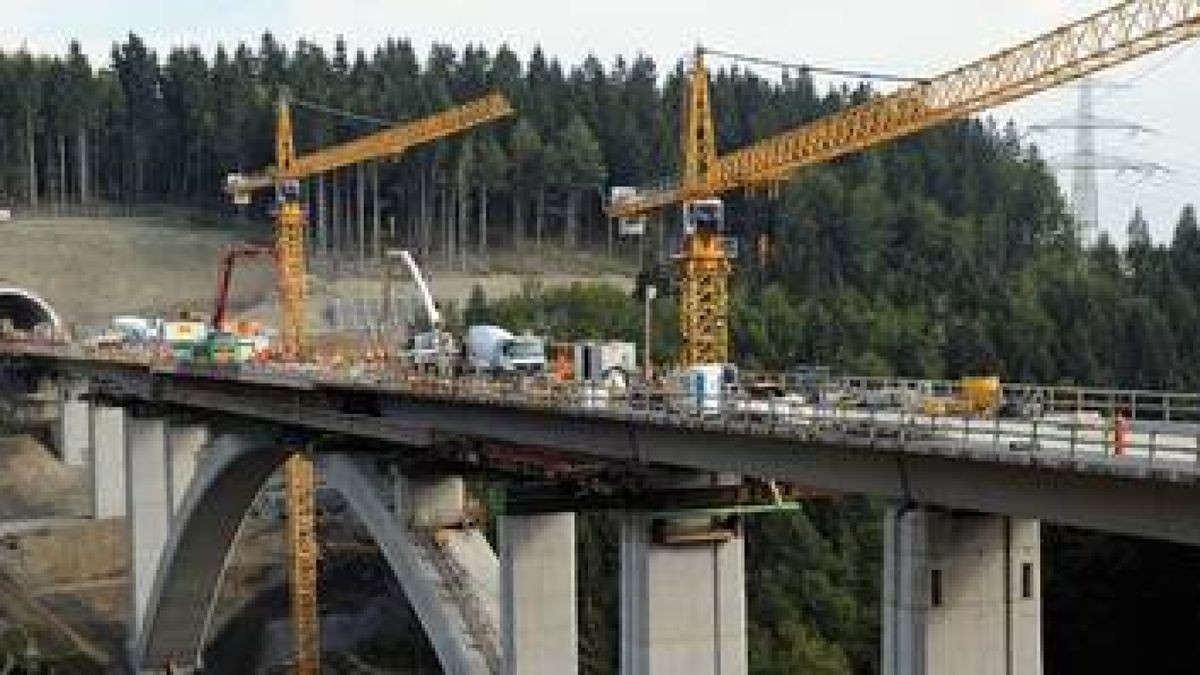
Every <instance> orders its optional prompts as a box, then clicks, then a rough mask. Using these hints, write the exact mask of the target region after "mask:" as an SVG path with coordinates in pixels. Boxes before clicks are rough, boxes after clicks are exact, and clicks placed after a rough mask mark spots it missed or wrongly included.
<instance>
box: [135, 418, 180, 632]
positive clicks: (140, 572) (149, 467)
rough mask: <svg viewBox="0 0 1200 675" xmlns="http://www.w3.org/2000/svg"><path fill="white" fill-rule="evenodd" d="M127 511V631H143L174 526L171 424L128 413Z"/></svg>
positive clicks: (162, 420) (160, 419)
mask: <svg viewBox="0 0 1200 675" xmlns="http://www.w3.org/2000/svg"><path fill="white" fill-rule="evenodd" d="M125 466H126V474H127V475H126V482H125V485H126V494H127V497H126V513H127V514H128V519H129V567H130V574H129V577H130V579H129V581H130V588H131V590H132V595H131V602H130V618H129V635H131V636H136V635H140V634H141V633H142V622H143V620H144V618H145V616H146V608H147V606H148V604H149V602H150V593H151V591H152V590H153V586H154V576H155V574H156V573H157V572H158V559H159V555H160V554H161V551H162V549H163V546H164V544H166V541H167V535H168V534H169V533H170V526H171V511H172V509H171V502H170V496H169V495H168V489H167V423H166V420H164V419H162V418H157V417H137V416H135V415H129V416H128V417H127V418H126V420H125Z"/></svg>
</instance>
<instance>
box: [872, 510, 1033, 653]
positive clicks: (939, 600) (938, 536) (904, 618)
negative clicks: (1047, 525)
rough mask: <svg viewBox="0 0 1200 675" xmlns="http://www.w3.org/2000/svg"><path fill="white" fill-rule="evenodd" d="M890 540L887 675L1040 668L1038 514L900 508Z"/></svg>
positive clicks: (892, 518)
mask: <svg viewBox="0 0 1200 675" xmlns="http://www.w3.org/2000/svg"><path fill="white" fill-rule="evenodd" d="M884 546H885V550H884V579H883V592H884V601H883V624H884V625H883V659H882V660H883V672H884V675H956V674H958V673H978V674H979V675H1013V674H1015V673H1020V674H1021V675H1040V673H1041V672H1042V625H1041V557H1040V548H1041V531H1040V526H1039V523H1038V521H1036V520H1028V519H1019V518H1009V517H1006V516H995V515H987V514H978V513H960V512H947V511H937V510H932V509H926V508H921V507H901V508H893V509H891V510H890V511H889V512H888V517H887V522H886V526H885V537H884Z"/></svg>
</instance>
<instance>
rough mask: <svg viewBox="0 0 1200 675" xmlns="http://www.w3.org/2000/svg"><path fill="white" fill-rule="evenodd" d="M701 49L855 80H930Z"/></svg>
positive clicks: (784, 67)
mask: <svg viewBox="0 0 1200 675" xmlns="http://www.w3.org/2000/svg"><path fill="white" fill-rule="evenodd" d="M699 51H700V53H702V54H711V55H712V56H720V57H723V58H726V59H731V60H734V61H742V62H745V63H753V64H756V65H760V66H771V67H774V68H782V69H783V70H798V71H800V72H802V73H816V74H820V75H834V76H837V77H848V78H852V79H855V80H877V81H880V82H904V83H909V84H926V83H928V82H929V79H928V78H923V77H909V76H906V75H896V74H894V73H873V72H870V71H866V70H850V69H846V68H833V67H830V66H818V65H813V64H811V63H789V62H787V61H778V60H776V59H769V58H765V57H762V56H750V55H747V54H738V53H736V52H727V51H724V50H721V49H710V48H708V47H700V48H699Z"/></svg>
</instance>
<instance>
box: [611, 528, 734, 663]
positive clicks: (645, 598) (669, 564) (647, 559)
mask: <svg viewBox="0 0 1200 675" xmlns="http://www.w3.org/2000/svg"><path fill="white" fill-rule="evenodd" d="M654 521H655V519H654V518H653V516H651V515H650V514H646V513H628V514H626V515H625V517H624V520H623V521H622V523H621V544H620V546H621V552H620V553H621V582H620V586H621V591H620V592H621V601H620V603H621V635H620V641H621V673H622V675H665V674H667V673H686V674H687V675H744V674H745V673H746V672H747V670H748V663H747V656H746V596H745V586H746V584H745V549H744V546H743V539H742V537H741V535H740V533H739V534H734V535H733V536H732V537H731V538H730V539H728V540H727V541H710V542H695V543H687V544H670V543H660V542H658V541H656V536H655V533H654V529H655V523H654Z"/></svg>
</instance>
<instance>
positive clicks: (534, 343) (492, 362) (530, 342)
mask: <svg viewBox="0 0 1200 675" xmlns="http://www.w3.org/2000/svg"><path fill="white" fill-rule="evenodd" d="M464 347H465V353H464V358H463V368H465V369H466V370H468V371H473V372H484V373H491V374H495V375H501V374H526V375H537V374H541V373H544V372H545V371H546V341H545V340H544V339H543V338H541V337H538V336H536V335H528V334H526V335H514V334H513V333H512V332H511V331H509V330H507V329H505V328H501V327H500V326H471V327H470V328H468V329H467V338H466V341H465V343H464Z"/></svg>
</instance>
